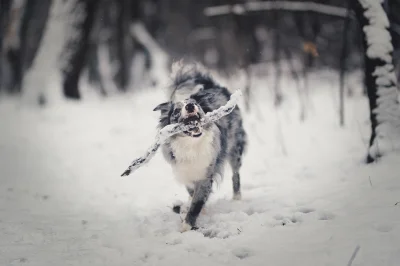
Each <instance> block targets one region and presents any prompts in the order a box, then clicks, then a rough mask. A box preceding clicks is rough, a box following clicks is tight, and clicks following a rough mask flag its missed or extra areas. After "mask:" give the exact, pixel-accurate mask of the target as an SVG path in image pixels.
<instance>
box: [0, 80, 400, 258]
mask: <svg viewBox="0 0 400 266" xmlns="http://www.w3.org/2000/svg"><path fill="white" fill-rule="evenodd" d="M314 84H315V83H314ZM318 84H320V86H317V87H315V85H314V86H313V89H312V92H311V93H310V94H311V95H312V98H311V101H310V102H308V103H307V107H308V109H309V110H310V112H309V113H308V117H307V119H306V121H305V122H303V123H300V122H299V110H298V105H296V101H297V99H296V91H295V89H292V92H291V98H290V99H291V100H290V101H287V102H286V103H285V104H284V106H282V108H281V110H280V111H276V110H274V109H273V108H272V107H271V106H272V104H271V103H272V100H271V97H270V95H269V94H268V93H265V95H264V94H262V93H258V94H257V99H258V100H257V101H255V103H254V104H253V105H252V112H251V113H249V114H246V115H245V119H246V121H245V122H246V123H245V126H246V129H247V131H248V133H249V135H250V146H249V149H248V153H247V155H246V157H245V160H244V166H243V169H242V194H243V200H242V201H239V202H237V201H232V200H231V197H232V191H231V187H232V185H231V180H230V171H229V169H227V171H226V175H225V180H224V182H223V183H222V184H221V185H220V186H219V187H216V188H215V193H214V194H213V195H212V197H211V199H210V201H209V202H208V204H207V208H206V211H205V213H204V214H202V215H201V216H200V218H199V220H198V225H199V226H200V227H201V229H200V230H199V231H190V232H186V233H183V234H182V233H180V232H179V226H180V222H181V220H180V217H179V215H177V214H174V213H173V212H172V210H171V207H172V203H173V202H174V201H176V200H182V201H185V200H186V199H187V193H186V191H185V189H184V188H183V187H181V186H179V185H178V184H177V183H176V182H175V181H174V179H173V176H172V171H171V169H170V168H169V166H168V165H167V164H166V163H165V162H164V160H163V158H162V156H161V154H160V153H159V154H157V155H156V156H155V157H154V158H153V160H152V161H151V162H150V163H149V164H148V165H146V166H144V167H143V168H141V169H139V170H137V171H136V172H135V173H133V174H132V175H131V176H129V177H124V178H122V177H120V174H121V173H122V172H123V171H124V170H125V168H126V167H127V166H128V164H129V163H130V162H131V160H132V159H135V158H136V157H138V156H140V155H142V154H143V152H144V151H145V150H146V149H147V148H148V147H149V145H150V144H151V143H152V142H153V138H154V136H155V132H156V131H155V125H156V122H157V113H156V112H152V109H153V108H154V107H155V106H156V105H157V104H158V103H160V102H161V101H162V100H163V96H164V95H163V93H161V92H160V91H156V90H155V91H152V92H146V93H142V94H140V95H138V94H136V95H130V96H129V97H122V96H112V97H111V98H107V99H94V98H93V97H92V98H89V99H85V100H84V102H82V103H72V102H64V103H59V104H56V105H51V106H49V107H48V108H43V109H38V108H36V107H32V106H24V105H22V104H21V103H20V102H18V101H15V100H9V99H3V100H1V101H0V125H1V130H0V184H1V186H0V265H2V266H3V265H4V266H10V265H35V266H36V265H37V266H48V265H57V266H64V265H79V266H85V265H93V266H94V265H96V266H97V265H107V266H110V265H130V266H132V265H135V266H136V265H191V266H197V265H207V266H212V265H230V266H233V265H271V266H280V265H288V266H289V265H290V266H293V265H299V266H311V265H316V266H322V265H332V266H334V265H335V266H336V265H349V264H348V263H349V261H350V260H351V257H352V254H353V253H354V251H355V250H356V249H357V247H359V249H358V252H357V254H356V256H355V259H354V261H353V262H352V265H359V266H361V265H362V266H367V265H371V266H377V265H393V266H395V265H396V266H397V265H399V264H400V203H398V204H397V205H396V203H397V202H400V163H399V162H400V154H398V153H397V154H396V153H395V152H394V153H392V154H389V155H386V156H385V157H384V158H383V159H382V160H381V161H380V162H378V163H377V164H373V165H365V164H364V163H363V158H364V155H365V153H366V148H367V141H368V136H369V130H368V127H369V126H368V125H369V124H368V110H367V102H366V100H365V99H364V98H362V97H361V96H359V94H356V95H355V96H354V97H353V98H352V99H350V100H349V101H348V102H347V104H346V123H347V125H346V126H345V127H344V128H340V127H339V126H338V115H337V110H336V107H337V106H338V104H337V97H336V95H335V93H333V92H334V91H336V89H335V88H334V87H333V88H331V87H329V86H331V85H329V84H327V82H325V81H324V82H321V81H319V83H318ZM259 87H260V89H261V90H262V91H264V92H265V91H268V88H267V85H266V84H260V86H259ZM290 90H291V89H288V90H287V92H288V91H290Z"/></svg>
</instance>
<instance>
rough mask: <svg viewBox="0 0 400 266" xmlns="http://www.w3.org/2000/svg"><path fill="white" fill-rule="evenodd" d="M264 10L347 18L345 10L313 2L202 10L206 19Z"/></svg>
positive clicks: (237, 5) (268, 2) (249, 5)
mask: <svg viewBox="0 0 400 266" xmlns="http://www.w3.org/2000/svg"><path fill="white" fill-rule="evenodd" d="M266 10H286V11H312V12H316V13H321V14H326V15H331V16H336V17H343V18H345V17H346V16H347V11H346V8H342V7H337V6H331V5H325V4H318V3H314V2H292V1H263V2H248V3H245V4H242V5H240V4H236V5H221V6H213V7H207V8H205V9H204V14H205V15H206V16H208V17H212V16H220V15H226V14H230V13H234V14H237V15H240V14H243V13H245V12H249V11H266Z"/></svg>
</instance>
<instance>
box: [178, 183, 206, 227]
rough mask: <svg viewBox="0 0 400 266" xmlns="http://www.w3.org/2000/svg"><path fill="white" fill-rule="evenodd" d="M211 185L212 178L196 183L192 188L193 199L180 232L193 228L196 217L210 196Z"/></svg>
mask: <svg viewBox="0 0 400 266" xmlns="http://www.w3.org/2000/svg"><path fill="white" fill-rule="evenodd" d="M212 184H213V180H212V178H207V179H205V180H201V181H197V182H196V184H195V186H194V194H193V199H192V202H191V204H190V208H189V212H188V213H187V214H186V217H185V220H184V222H183V224H182V228H181V232H185V231H188V230H192V229H194V228H195V225H196V220H197V217H198V216H199V214H200V212H201V210H202V209H203V207H204V204H205V203H206V201H207V199H208V197H209V196H210V193H211V190H212Z"/></svg>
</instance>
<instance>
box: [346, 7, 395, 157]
mask: <svg viewBox="0 0 400 266" xmlns="http://www.w3.org/2000/svg"><path fill="white" fill-rule="evenodd" d="M375 1H376V0H375ZM352 9H353V10H354V12H355V14H356V17H357V20H358V22H359V24H360V27H361V28H362V30H363V32H362V34H363V44H364V49H365V54H364V60H365V63H364V64H365V70H364V71H365V86H366V88H367V95H368V99H369V107H370V120H371V137H370V141H369V151H368V156H367V160H366V161H367V163H371V162H374V161H375V160H376V159H378V158H379V157H380V156H381V155H382V154H383V153H384V152H385V151H387V150H389V149H390V148H393V142H392V140H393V139H391V138H390V133H391V132H394V131H399V127H400V108H399V102H398V93H397V87H396V83H397V81H396V77H395V73H394V67H393V58H392V51H393V47H391V45H390V42H391V38H390V33H389V30H388V27H389V22H388V19H387V16H386V13H385V12H384V9H383V7H382V5H381V1H376V2H374V1H368V0H352ZM367 12H368V13H367ZM371 16H372V17H379V18H380V19H379V20H378V21H377V20H376V19H370V18H371ZM382 21H383V22H384V23H379V22H382ZM377 34H379V36H380V38H378V39H377V38H376V36H375V35H377ZM383 38H385V39H387V42H388V44H387V46H383V45H382V40H383ZM393 129H394V131H391V130H393Z"/></svg>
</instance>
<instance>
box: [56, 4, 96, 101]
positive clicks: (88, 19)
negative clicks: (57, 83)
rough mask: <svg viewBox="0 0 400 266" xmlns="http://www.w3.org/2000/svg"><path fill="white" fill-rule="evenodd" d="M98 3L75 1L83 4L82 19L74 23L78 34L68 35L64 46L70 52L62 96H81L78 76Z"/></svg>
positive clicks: (82, 66) (85, 57)
mask: <svg viewBox="0 0 400 266" xmlns="http://www.w3.org/2000/svg"><path fill="white" fill-rule="evenodd" d="M98 3H99V1H97V0H86V1H85V0H78V1H77V4H78V5H83V10H84V11H83V12H84V19H83V20H82V21H80V22H78V23H77V25H76V29H75V30H76V31H78V32H79V34H78V36H77V37H76V38H72V37H71V36H70V38H71V39H70V41H69V42H68V44H67V47H66V49H67V50H69V52H70V54H69V58H68V59H67V61H68V62H67V63H66V67H65V69H64V81H63V92H64V96H65V97H67V98H70V99H80V98H81V95H80V92H79V78H80V76H81V73H82V70H83V69H84V67H85V65H86V59H87V57H88V49H89V37H90V32H91V30H92V27H93V24H94V19H95V14H96V8H97V6H98ZM77 10H79V9H77ZM78 16H79V14H78Z"/></svg>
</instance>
